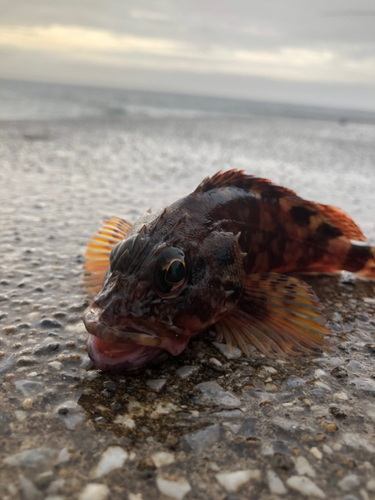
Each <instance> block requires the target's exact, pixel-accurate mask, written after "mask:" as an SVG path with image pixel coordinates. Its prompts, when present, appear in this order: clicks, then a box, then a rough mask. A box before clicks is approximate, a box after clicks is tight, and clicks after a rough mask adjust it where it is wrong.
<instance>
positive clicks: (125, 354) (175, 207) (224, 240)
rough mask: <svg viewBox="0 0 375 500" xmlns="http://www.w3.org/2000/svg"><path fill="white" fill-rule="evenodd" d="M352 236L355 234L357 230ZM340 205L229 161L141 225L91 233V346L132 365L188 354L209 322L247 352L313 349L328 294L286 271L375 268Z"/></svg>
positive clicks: (101, 364)
mask: <svg viewBox="0 0 375 500" xmlns="http://www.w3.org/2000/svg"><path fill="white" fill-rule="evenodd" d="M353 240H355V241H353ZM363 240H365V237H364V236H363V234H362V232H361V231H360V229H359V228H358V227H357V225H356V224H355V223H354V222H353V221H352V220H351V219H350V218H349V217H348V216H347V215H346V214H345V213H344V212H342V211H341V210H339V209H337V208H334V207H331V206H327V205H320V204H317V203H313V202H311V201H306V200H303V199H301V198H300V197H298V196H297V195H296V194H295V193H294V192H293V191H290V190H289V189H285V188H283V187H280V186H276V185H274V184H272V183H271V182H270V181H268V180H265V179H260V178H258V177H253V176H250V175H245V174H244V173H243V172H242V171H236V170H231V171H229V172H225V173H221V172H219V173H217V174H216V175H214V176H213V177H211V178H206V179H205V180H204V181H203V182H202V183H201V184H200V185H199V186H198V187H197V189H196V190H195V191H194V192H193V193H191V194H189V195H187V196H185V197H184V198H181V199H179V200H177V201H175V202H174V203H172V204H171V205H169V206H168V207H167V208H165V209H164V210H161V211H160V212H159V213H157V214H155V215H152V214H151V211H148V212H146V214H145V215H143V216H142V217H141V218H140V219H139V220H138V221H137V222H136V223H135V224H134V225H133V226H132V225H131V224H130V223H129V222H126V221H124V220H122V219H119V218H117V217H114V218H112V219H109V220H107V221H106V222H105V223H104V225H103V227H102V228H101V229H100V230H99V231H98V232H97V233H96V235H95V236H94V237H93V238H92V240H91V241H90V243H89V244H88V248H87V252H86V257H87V262H86V264H85V277H84V283H83V284H84V286H85V288H86V289H87V290H88V291H89V292H90V293H92V294H96V296H95V298H94V300H93V302H92V304H91V306H89V307H88V308H87V310H86V311H85V313H84V316H83V320H84V323H85V325H86V328H87V331H88V332H89V333H90V335H89V338H88V342H87V346H88V353H89V356H90V358H91V359H92V360H93V362H94V363H95V364H96V366H97V367H98V368H100V369H102V370H113V371H122V370H132V369H135V368H138V367H139V366H141V365H143V364H145V363H148V362H150V361H151V360H153V361H155V360H160V359H162V358H163V357H164V355H165V353H166V351H168V352H169V353H171V354H173V355H177V354H180V353H181V352H182V351H183V350H184V349H185V347H186V345H187V343H188V342H189V340H190V338H191V337H192V336H194V335H196V334H197V333H199V332H202V331H203V330H205V329H207V328H209V327H211V328H212V329H214V330H216V332H217V338H218V339H219V340H221V341H225V342H226V343H227V344H228V345H229V346H238V347H240V348H241V349H242V351H243V352H244V353H245V354H246V355H248V356H249V355H250V353H251V350H250V347H251V346H256V347H257V348H258V349H259V350H260V351H261V352H263V353H264V354H266V355H268V356H272V355H275V354H277V355H286V354H293V353H294V354H295V353H298V352H313V351H314V349H315V348H319V347H321V346H322V345H323V344H324V336H325V335H326V334H328V333H329V331H328V329H327V328H326V327H325V318H324V316H323V315H322V313H321V308H320V305H319V302H318V300H317V298H316V296H315V294H314V292H313V291H312V290H311V288H310V287H309V286H308V285H307V284H306V283H304V282H303V281H301V280H299V279H297V278H295V277H291V276H287V275H286V274H285V273H289V272H297V273H298V272H324V273H326V272H335V271H338V270H343V269H346V270H348V271H352V272H355V273H358V274H360V275H362V276H365V277H368V278H375V247H371V246H368V245H365V244H363V243H359V242H361V241H363Z"/></svg>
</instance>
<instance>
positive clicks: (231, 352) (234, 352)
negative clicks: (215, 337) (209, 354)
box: [212, 342, 242, 359]
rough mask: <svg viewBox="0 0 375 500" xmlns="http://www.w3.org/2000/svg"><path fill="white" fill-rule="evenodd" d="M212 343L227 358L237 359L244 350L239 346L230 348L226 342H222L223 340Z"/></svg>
mask: <svg viewBox="0 0 375 500" xmlns="http://www.w3.org/2000/svg"><path fill="white" fill-rule="evenodd" d="M212 343H213V345H214V346H215V347H216V349H218V350H219V351H220V352H221V354H222V355H223V356H225V357H226V358H227V359H237V358H240V357H241V356H242V351H241V350H240V349H238V347H232V349H229V348H228V346H227V345H226V344H222V343H221V342H212Z"/></svg>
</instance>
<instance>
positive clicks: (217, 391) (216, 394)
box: [195, 381, 241, 407]
mask: <svg viewBox="0 0 375 500" xmlns="http://www.w3.org/2000/svg"><path fill="white" fill-rule="evenodd" d="M195 389H198V390H199V391H201V392H202V396H201V397H200V398H199V402H202V403H205V402H212V403H214V404H217V405H223V406H227V407H238V406H241V401H240V400H239V399H238V398H237V397H236V396H234V395H233V394H231V393H230V392H227V391H224V390H223V389H222V388H221V387H220V385H219V384H218V383H217V382H213V381H212V382H202V383H201V384H198V385H196V386H195Z"/></svg>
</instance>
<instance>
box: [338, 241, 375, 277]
mask: <svg viewBox="0 0 375 500" xmlns="http://www.w3.org/2000/svg"><path fill="white" fill-rule="evenodd" d="M343 268H344V269H345V270H346V271H350V272H352V273H357V274H359V275H360V276H363V277H364V278H372V279H375V247H370V246H369V245H363V244H361V243H357V242H356V243H354V242H352V244H351V246H350V248H349V252H348V254H347V256H346V260H345V262H344V265H343Z"/></svg>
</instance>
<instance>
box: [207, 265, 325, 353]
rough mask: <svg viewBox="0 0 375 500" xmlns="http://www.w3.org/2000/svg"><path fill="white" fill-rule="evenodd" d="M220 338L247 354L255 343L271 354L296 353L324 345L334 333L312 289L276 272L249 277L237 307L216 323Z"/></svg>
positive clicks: (261, 349)
mask: <svg viewBox="0 0 375 500" xmlns="http://www.w3.org/2000/svg"><path fill="white" fill-rule="evenodd" d="M215 328H216V331H217V332H218V339H219V340H225V342H226V343H227V344H228V347H231V346H238V347H239V348H240V349H241V350H242V351H243V352H244V353H245V354H246V355H247V356H250V355H251V346H255V347H256V348H257V349H259V350H260V351H261V352H262V353H263V354H265V355H266V356H268V357H274V355H275V354H277V355H281V356H285V355H296V354H298V351H299V352H310V353H311V352H313V350H314V349H316V348H319V347H322V346H324V344H325V340H324V336H325V335H328V334H329V333H330V332H329V330H328V328H327V327H326V326H325V317H324V315H323V313H322V311H321V306H320V304H319V302H318V299H317V297H316V295H315V293H314V292H313V291H312V289H311V288H310V287H309V286H308V285H307V284H306V283H305V282H303V281H301V280H299V279H297V278H294V277H291V276H284V275H282V274H276V273H261V274H253V275H250V276H248V278H247V280H246V284H245V289H244V293H243V296H242V297H241V299H240V301H239V303H238V304H237V307H236V309H235V310H234V311H233V312H232V313H231V314H230V315H228V316H225V317H224V318H222V319H221V320H220V321H219V322H218V323H217V324H216V325H215Z"/></svg>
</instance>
